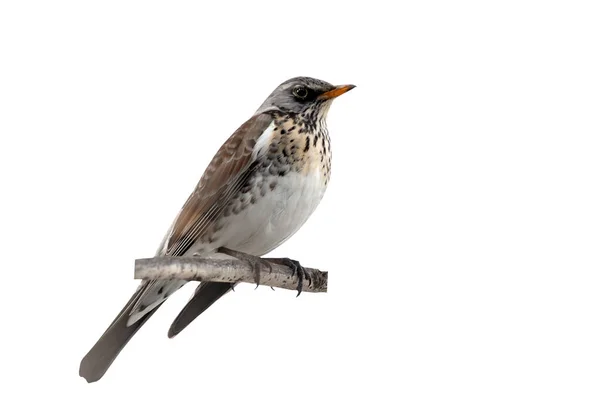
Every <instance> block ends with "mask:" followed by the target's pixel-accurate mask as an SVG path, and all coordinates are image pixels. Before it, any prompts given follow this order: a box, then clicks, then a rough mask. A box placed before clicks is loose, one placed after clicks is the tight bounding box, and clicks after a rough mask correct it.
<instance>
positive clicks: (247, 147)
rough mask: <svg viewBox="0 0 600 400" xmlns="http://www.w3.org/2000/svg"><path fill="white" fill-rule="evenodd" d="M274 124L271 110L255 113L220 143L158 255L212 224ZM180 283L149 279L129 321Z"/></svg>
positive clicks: (188, 242) (182, 246)
mask: <svg viewBox="0 0 600 400" xmlns="http://www.w3.org/2000/svg"><path fill="white" fill-rule="evenodd" d="M273 126H274V125H273V117H272V116H271V115H270V114H265V113H263V114H257V115H255V116H253V117H252V118H250V119H249V120H248V121H246V122H245V123H244V124H243V125H242V126H240V127H239V128H238V129H237V130H236V131H235V132H234V133H233V135H231V136H230V137H229V139H228V140H227V141H226V142H225V143H223V145H222V146H221V148H220V149H219V151H218V152H217V154H215V156H214V157H213V159H212V161H211V162H210V164H209V165H208V167H207V168H206V171H204V175H202V178H201V179H200V182H198V186H197V187H196V189H195V190H194V191H193V192H192V194H191V195H190V197H189V198H188V199H187V201H186V202H185V204H184V205H183V208H182V209H181V211H180V212H179V214H178V215H177V217H176V218H175V221H174V222H173V225H172V226H171V229H170V230H169V233H168V234H167V236H165V239H164V240H163V243H162V245H161V248H159V254H160V255H166V256H172V257H176V256H182V255H184V254H185V253H186V252H187V251H188V250H189V249H190V247H191V246H192V245H193V244H194V243H195V242H196V241H197V240H198V239H199V238H201V236H202V235H203V234H205V233H206V232H207V230H208V229H210V228H211V227H212V224H213V223H214V221H215V220H216V219H217V218H218V217H219V216H220V215H221V213H222V211H223V209H224V207H225V206H226V205H227V203H228V202H229V200H230V199H231V197H232V196H233V195H234V194H235V193H236V192H237V191H238V190H239V189H240V188H241V186H242V185H243V184H244V183H245V181H246V178H247V176H248V175H249V174H251V173H252V171H253V167H254V165H255V164H256V158H257V156H258V152H257V149H258V148H259V147H261V146H262V145H263V144H264V142H262V141H263V140H265V137H262V138H261V136H262V135H266V136H269V135H270V134H271V133H272V131H273ZM259 139H260V141H259ZM183 283H185V282H183V281H181V282H180V281H172V282H168V283H167V282H165V281H150V282H149V283H148V284H147V285H146V286H145V289H144V290H143V291H142V292H141V293H140V294H139V296H138V298H137V300H136V301H135V304H134V306H133V307H132V308H131V311H130V319H129V323H134V322H135V321H136V320H137V319H139V318H141V317H143V316H144V315H145V314H146V313H148V312H150V311H151V310H152V309H153V308H154V307H156V306H157V305H158V304H160V303H162V302H163V301H164V299H165V298H166V297H167V296H168V295H169V294H170V293H172V292H174V291H176V290H177V289H179V288H180V287H181V286H182V285H183Z"/></svg>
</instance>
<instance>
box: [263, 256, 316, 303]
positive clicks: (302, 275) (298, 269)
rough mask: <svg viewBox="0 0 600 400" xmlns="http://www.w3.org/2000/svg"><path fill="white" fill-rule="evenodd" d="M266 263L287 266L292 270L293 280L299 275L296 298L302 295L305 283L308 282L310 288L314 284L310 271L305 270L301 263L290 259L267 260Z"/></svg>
mask: <svg viewBox="0 0 600 400" xmlns="http://www.w3.org/2000/svg"><path fill="white" fill-rule="evenodd" d="M264 260H265V261H268V262H271V263H275V264H281V265H285V266H286V267H289V268H290V269H291V270H292V278H293V277H294V275H298V288H297V290H298V294H297V295H296V297H298V296H300V293H302V288H303V286H304V281H305V280H307V281H308V285H309V286H310V285H311V284H312V279H311V278H310V274H309V273H308V271H307V270H306V268H304V267H303V266H302V265H301V264H300V262H299V261H296V260H292V259H290V258H287V257H286V258H265V259H264Z"/></svg>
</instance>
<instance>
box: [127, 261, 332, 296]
mask: <svg viewBox="0 0 600 400" xmlns="http://www.w3.org/2000/svg"><path fill="white" fill-rule="evenodd" d="M271 265H272V266H273V271H270V270H269V269H268V268H267V267H261V270H260V284H261V285H265V286H271V287H278V288H282V289H289V290H296V289H297V287H298V276H297V275H295V276H294V277H291V276H290V275H291V274H290V268H289V267H286V266H284V265H279V264H274V263H271ZM305 269H306V272H307V273H308V275H309V276H310V281H311V284H310V285H309V284H308V279H305V280H304V283H303V288H302V291H304V292H327V271H319V270H318V269H312V268H305ZM134 277H135V279H182V280H186V281H205V282H232V283H234V282H235V283H237V282H246V283H254V284H256V281H255V280H254V270H253V268H252V266H250V265H249V264H247V263H245V262H243V261H240V260H235V259H231V260H229V259H227V260H221V259H212V258H199V257H155V258H142V259H138V260H135V275H134Z"/></svg>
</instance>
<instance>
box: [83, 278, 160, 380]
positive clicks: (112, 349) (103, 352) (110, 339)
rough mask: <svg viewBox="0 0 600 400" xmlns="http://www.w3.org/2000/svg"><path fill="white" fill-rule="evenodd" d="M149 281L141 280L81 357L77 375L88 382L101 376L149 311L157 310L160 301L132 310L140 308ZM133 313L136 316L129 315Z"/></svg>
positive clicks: (142, 322)
mask: <svg viewBox="0 0 600 400" xmlns="http://www.w3.org/2000/svg"><path fill="white" fill-rule="evenodd" d="M152 283H153V282H152V281H143V282H142V283H141V284H140V286H138V289H137V290H136V292H135V293H134V294H133V296H132V297H131V299H129V301H128V302H127V304H126V305H125V307H123V309H122V310H121V312H120V313H119V315H118V316H117V317H116V318H115V320H114V321H113V322H112V323H111V324H110V326H109V327H108V329H107V330H106V332H104V334H103V335H102V337H100V339H99V340H98V342H97V343H96V344H95V345H94V347H92V349H91V350H90V351H89V352H88V353H87V354H86V355H85V357H83V359H82V360H81V364H80V365H79V376H82V377H83V378H85V379H86V380H87V381H88V382H96V381H97V380H99V379H100V378H102V376H103V375H104V374H105V373H106V371H107V370H108V368H109V367H110V365H111V364H112V363H113V361H114V360H115V358H117V356H118V355H119V353H120V352H121V350H123V347H125V345H126V344H127V343H128V342H129V340H130V339H131V338H132V337H133V335H135V333H136V332H137V331H138V329H140V328H141V327H142V325H144V323H146V321H148V319H149V318H150V317H151V316H152V314H154V312H155V311H156V310H158V308H159V307H160V305H161V304H162V302H160V303H158V304H153V308H152V309H150V308H149V309H148V310H146V312H145V313H144V314H143V315H140V314H139V313H138V314H137V315H136V314H134V313H133V312H132V311H134V309H138V308H139V304H140V302H141V301H142V300H145V298H146V297H147V295H148V289H149V288H151V286H152ZM132 314H133V316H134V317H135V318H132Z"/></svg>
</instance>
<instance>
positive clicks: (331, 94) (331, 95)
mask: <svg viewBox="0 0 600 400" xmlns="http://www.w3.org/2000/svg"><path fill="white" fill-rule="evenodd" d="M355 87H356V86H354V85H340V86H336V87H335V88H334V89H331V90H330V91H328V92H325V93H323V94H322V95H320V96H319V99H324V100H329V99H335V98H336V97H338V96H341V95H343V94H344V93H346V92H347V91H349V90H352V89H354V88H355Z"/></svg>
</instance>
